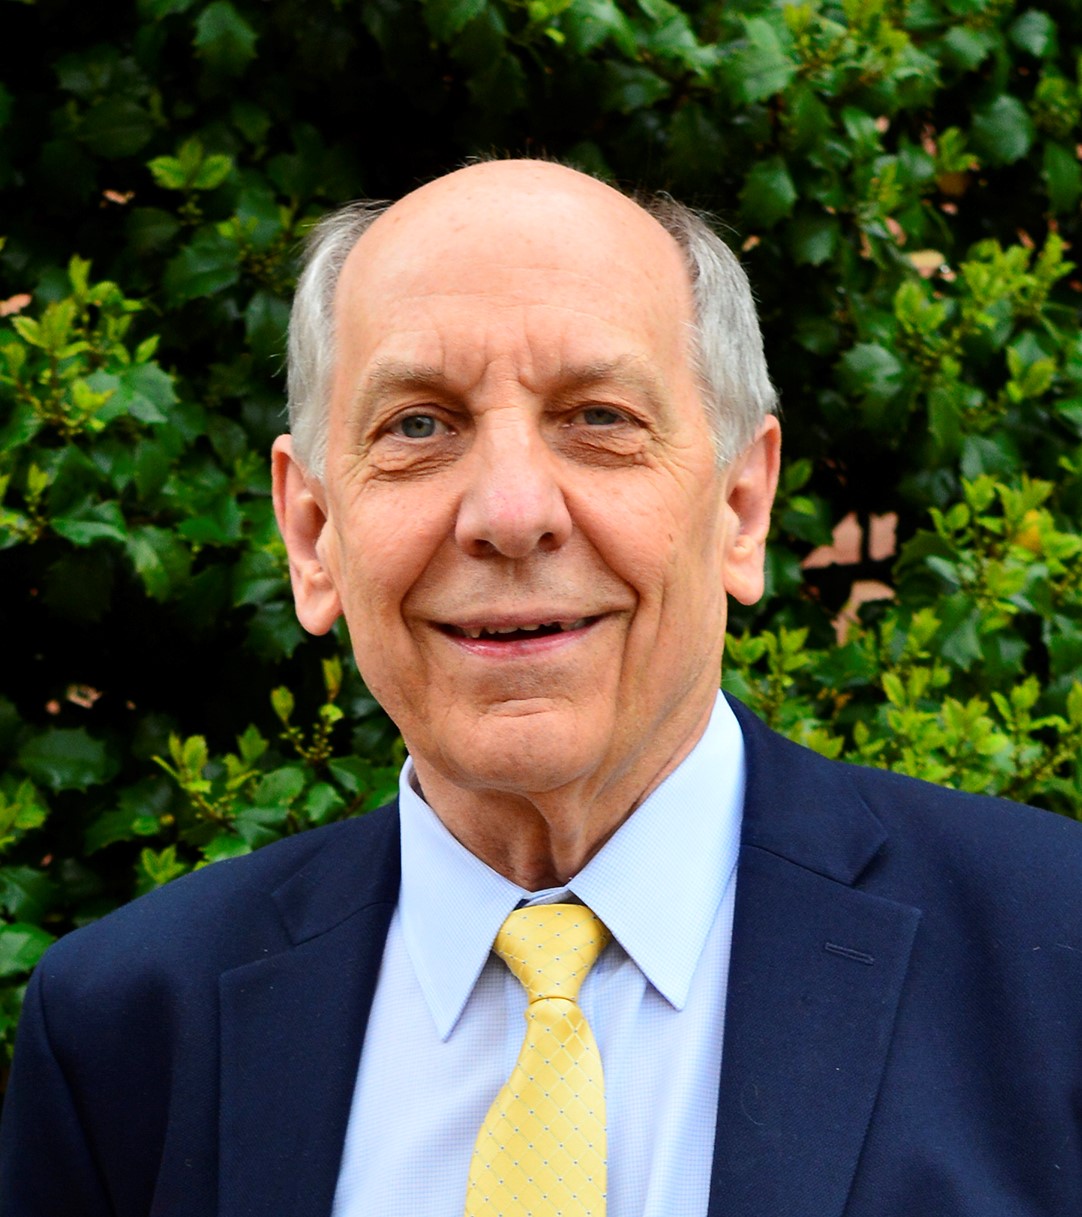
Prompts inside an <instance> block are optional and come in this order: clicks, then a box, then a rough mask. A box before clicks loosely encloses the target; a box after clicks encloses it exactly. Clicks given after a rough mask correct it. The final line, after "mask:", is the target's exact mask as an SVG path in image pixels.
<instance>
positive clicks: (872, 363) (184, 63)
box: [0, 0, 1082, 1053]
mask: <svg viewBox="0 0 1082 1217" xmlns="http://www.w3.org/2000/svg"><path fill="white" fill-rule="evenodd" d="M1079 45H1082V14H1080V11H1079V9H1078V7H1077V6H1076V5H1074V4H1071V3H1066V2H1061V3H1057V4H1051V3H1049V4H1047V5H1045V7H1044V8H1040V9H1037V8H1025V7H1023V6H1022V5H1021V4H1014V3H1011V2H1010V0H842V2H841V3H835V2H834V0H807V2H805V3H789V4H782V3H775V2H774V0H737V2H736V3H729V4H725V5H716V4H707V3H701V2H698V0H687V2H686V3H684V4H683V5H681V6H676V5H673V4H671V3H669V0H634V2H633V0H366V3H365V4H363V5H358V6H350V5H344V4H341V3H338V2H337V0H303V3H302V0H270V2H269V3H266V2H265V3H256V2H255V0H210V2H209V3H208V2H205V0H139V3H138V4H137V5H136V6H134V8H133V7H131V6H111V7H110V8H108V9H104V10H102V9H98V10H95V11H94V12H91V11H90V10H88V9H87V8H86V6H79V5H75V4H73V3H71V0H36V2H35V0H30V2H29V3H24V4H20V5H9V6H8V11H7V13H6V14H5V40H4V46H3V49H2V50H0V132H2V135H0V199H2V206H0V217H2V219H0V236H2V237H3V246H2V248H0V313H2V314H3V316H4V320H3V321H2V322H0V586H2V587H3V589H4V597H3V602H2V608H0V612H2V614H3V617H2V621H3V630H4V633H3V636H4V638H5V639H6V641H7V656H6V659H5V662H4V665H3V676H2V683H0V757H2V758H3V763H4V772H3V776H2V777H0V915H2V918H3V923H2V924H0V1044H2V1045H3V1052H5V1053H6V1052H7V1051H8V1050H9V1048H10V1042H11V1038H12V1032H13V1026H14V1021H15V1019H16V1017H17V1012H18V1006H19V1002H20V1000H21V993H22V986H23V984H24V983H25V979H26V976H27V973H28V970H29V968H30V967H31V966H32V965H33V963H34V962H35V960H36V959H37V958H38V957H39V955H40V953H41V951H42V950H43V949H44V947H45V946H46V945H47V944H48V942H49V941H51V940H52V939H53V938H54V937H55V936H56V935H58V934H61V933H63V932H65V931H66V930H67V929H69V928H71V927H72V926H75V925H79V924H82V923H84V922H86V921H88V920H90V919H93V918H95V917H97V916H100V915H101V914H102V913H103V912H105V911H107V910H108V909H109V908H112V907H114V906H115V905H117V904H118V903H121V902H123V901H125V900H127V899H129V898H131V896H133V895H134V894H136V893H137V892H141V891H145V890H147V889H149V888H151V887H154V886H156V885H158V884H161V883H164V882H166V881H168V880H169V879H171V878H172V877H174V876H175V875H177V874H180V873H182V872H183V871H185V870H188V869H190V868H191V867H193V866H197V865H203V864H205V863H207V862H209V861H213V860H214V859H217V858H220V857H224V856H229V855H233V854H237V853H242V852H245V851H246V850H249V849H253V848H256V847H258V846H259V845H261V844H263V843H265V842H267V841H270V840H273V839H275V838H276V837H279V836H282V835H284V834H288V833H293V832H297V831H301V830H303V829H304V828H306V827H308V826H310V825H314V824H321V823H326V822H328V821H329V820H333V819H335V818H339V817H342V816H348V815H353V814H357V813H358V812H361V811H363V810H365V809H366V808H368V807H371V806H373V805H375V804H376V803H378V802H381V801H383V800H384V799H385V798H386V797H387V795H388V794H389V793H390V791H391V790H392V789H393V785H394V773H395V770H396V767H397V764H398V763H399V762H400V760H401V744H400V742H399V741H398V740H397V738H396V735H395V732H394V729H393V727H392V726H391V725H390V724H389V723H388V722H387V721H386V719H385V718H384V717H383V716H382V714H381V712H380V711H379V709H378V707H377V706H376V705H375V703H374V702H373V700H372V698H371V697H370V696H369V694H368V693H367V691H366V690H365V689H364V687H363V685H362V683H361V682H360V679H359V677H358V676H357V674H356V672H355V671H354V670H353V667H352V665H350V664H346V665H343V664H342V663H341V661H340V660H339V658H338V656H339V655H340V654H341V652H342V650H343V647H344V644H345V638H344V636H341V635H339V636H338V637H337V638H331V639H325V640H311V639H304V638H303V637H302V633H301V631H300V629H299V627H298V626H297V624H296V622H295V619H294V617H293V613H292V608H291V604H290V600H289V596H288V589H287V584H286V573H285V561H284V554H283V550H282V546H281V543H280V541H279V540H278V537H277V535H276V532H275V529H274V526H273V520H272V513H271V508H270V500H269V487H268V475H267V460H266V454H267V449H268V446H269V443H270V440H271V438H272V436H273V435H274V434H275V433H277V431H279V430H280V429H281V427H282V417H281V409H282V383H281V362H282V337H283V332H284V327H285V321H286V315H287V307H288V297H289V292H290V288H291V285H292V281H293V277H294V275H295V269H296V267H295V251H296V248H297V245H298V242H299V239H300V237H301V236H302V234H303V232H304V230H305V228H306V226H307V225H308V223H309V222H310V221H311V219H312V218H313V217H314V216H316V215H318V214H320V213H321V212H322V211H324V210H326V209H327V208H329V207H330V206H333V205H335V204H337V203H339V202H342V201H344V200H346V199H348V198H350V197H354V196H357V195H361V194H366V195H368V196H371V197H379V196H395V195H398V194H401V193H404V192H405V191H406V190H408V189H410V188H411V187H412V186H414V185H415V184H417V182H419V181H421V180H424V179H425V178H427V177H430V176H432V175H434V174H436V173H439V172H443V171H446V170H448V169H450V168H453V167H454V166H455V165H456V164H458V163H460V162H461V160H462V159H463V158H464V157H466V156H468V155H471V154H475V153H482V154H484V153H489V152H491V151H493V150H496V151H505V150H506V151H510V152H513V153H528V154H533V153H545V154H552V155H557V156H560V157H562V158H565V159H569V160H571V161H572V162H574V163H577V164H579V165H581V166H583V167H585V168H588V169H590V170H592V171H594V172H597V173H600V174H602V175H606V176H611V177H613V178H615V179H617V180H619V181H621V182H623V183H625V184H628V185H632V186H635V185H642V186H647V187H651V188H664V189H668V190H670V191H671V192H672V193H674V194H675V195H677V196H678V197H680V198H683V199H685V200H687V201H689V202H692V203H695V204H697V205H700V206H703V207H706V208H708V209H710V210H712V211H714V212H715V213H716V215H717V216H718V217H719V220H720V222H721V224H722V225H723V230H724V232H725V233H726V235H727V237H728V239H730V240H731V241H732V243H733V244H734V245H735V247H736V248H738V249H739V250H740V251H741V252H742V255H743V257H744V259H745V261H746V263H747V265H748V269H749V272H750V274H751V276H752V279H753V282H754V284H755V286H756V290H757V294H758V296H759V300H760V305H761V311H762V315H763V320H764V327H765V331H766V336H767V342H768V349H769V352H770V354H771V363H772V368H773V373H774V376H775V379H776V381H777V383H778V385H779V387H780V389H781V392H782V397H783V402H784V405H785V416H784V422H785V429H786V443H787V467H786V472H785V476H784V481H783V486H782V492H781V495H780V498H779V504H778V510H777V514H776V523H775V537H774V542H773V547H772V550H771V554H770V562H769V572H768V573H769V590H768V595H767V596H766V598H765V599H764V601H763V603H762V604H760V605H758V606H756V607H755V608H754V609H750V610H741V611H740V612H739V613H738V614H737V615H736V616H735V617H734V619H733V623H732V625H733V633H734V636H733V637H732V638H731V640H730V643H729V648H728V653H727V654H728V658H727V663H726V673H725V681H726V686H727V687H730V688H732V689H733V690H734V691H736V692H738V693H739V694H740V695H742V696H744V697H746V698H747V699H748V700H749V701H750V702H751V704H752V705H753V706H755V707H756V708H757V709H758V710H759V711H760V712H761V713H762V714H764V715H765V716H766V718H767V719H768V720H769V721H771V722H772V723H773V724H774V725H775V726H777V727H778V728H779V729H781V730H783V731H785V732H787V733H788V734H790V735H792V736H794V737H796V738H798V739H801V740H803V741H804V742H806V743H809V744H810V745H811V746H813V747H816V748H818V749H820V750H821V751H824V752H826V753H828V754H831V755H844V756H847V757H849V758H852V759H855V760H859V761H863V762H866V763H870V764H875V765H890V766H892V767H895V768H898V769H901V770H903V771H905V772H909V773H915V774H919V775H921V776H925V777H930V778H932V779H934V780H937V781H944V782H948V783H951V784H954V785H957V786H961V787H964V788H966V789H973V790H985V791H993V792H1001V793H1004V794H1007V795H1009V796H1010V797H1013V798H1018V799H1024V800H1029V801H1032V802H1035V803H1039V804H1042V805H1044V806H1047V807H1050V808H1053V809H1054V810H1057V811H1060V812H1062V813H1064V814H1067V815H1076V814H1078V809H1079V807H1080V806H1082V767H1080V762H1079V759H1078V758H1079V756H1080V755H1082V689H1080V687H1079V684H1078V682H1077V680H1076V673H1077V671H1078V669H1079V666H1080V662H1082V573H1080V572H1082V561H1080V550H1082V537H1080V534H1079V529H1078V523H1077V522H1078V520H1079V519H1080V518H1082V481H1080V478H1079V473H1080V470H1082V331H1080V326H1079V306H1080V303H1082V297H1080V293H1082V279H1080V277H1079V275H1078V273H1077V271H1076V268H1075V266H1074V265H1073V264H1072V260H1071V259H1072V253H1074V252H1075V251H1076V250H1077V248H1078V237H1079V200H1080V198H1082V163H1080V160H1079V151H1078V150H1079V146H1080V141H1082V117H1080V116H1082V90H1080V61H1079V56H1078V52H1077V47H1078V46H1079ZM1076 256H1077V255H1076ZM848 515H852V516H854V517H855V519H856V521H857V523H858V524H859V526H860V529H861V534H862V537H863V542H862V549H861V555H860V557H859V559H858V560H857V561H856V562H855V563H850V564H848V565H839V564H837V563H835V564H833V565H828V566H825V567H822V566H820V567H815V568H810V567H806V566H805V565H804V561H805V559H806V558H807V556H808V554H809V553H810V552H811V551H812V550H814V549H816V548H817V547H820V546H823V545H826V544H829V542H830V541H831V536H832V530H833V528H834V526H835V525H836V524H837V523H838V522H839V521H841V520H842V519H843V517H846V516H848ZM887 515H889V516H890V517H892V518H893V519H894V520H895V521H896V533H897V549H896V553H894V554H892V555H889V556H885V557H884V556H882V555H875V556H873V551H872V547H871V545H870V539H869V538H870V530H871V522H872V521H873V519H875V518H879V517H883V516H887ZM860 580H876V581H878V582H880V583H882V584H884V585H886V588H887V589H888V590H889V592H890V595H891V598H889V599H880V600H877V601H875V602H872V603H868V604H866V605H864V607H863V608H862V609H860V611H859V613H857V614H855V615H853V614H851V616H852V618H853V619H852V620H851V621H850V623H849V624H848V626H847V627H843V626H841V625H839V624H838V622H839V614H840V613H841V612H842V610H843V607H844V606H845V605H846V603H847V601H849V598H850V594H851V591H852V587H853V584H854V582H855V581H860ZM840 634H843V635H844V636H843V637H841V638H839V635H840Z"/></svg>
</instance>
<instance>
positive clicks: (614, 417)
mask: <svg viewBox="0 0 1082 1217" xmlns="http://www.w3.org/2000/svg"><path fill="white" fill-rule="evenodd" d="M580 416H581V418H582V421H583V422H584V423H585V424H586V425H587V426H588V427H611V426H613V425H614V424H616V423H622V422H624V421H625V420H624V416H623V415H622V414H621V413H620V412H619V411H618V410H610V409H609V407H608V406H587V407H586V408H585V409H584V410H582V411H580Z"/></svg>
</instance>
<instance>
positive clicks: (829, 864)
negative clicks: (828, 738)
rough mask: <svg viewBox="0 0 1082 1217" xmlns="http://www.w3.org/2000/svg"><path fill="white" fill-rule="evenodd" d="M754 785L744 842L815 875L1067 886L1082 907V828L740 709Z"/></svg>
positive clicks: (747, 802) (1066, 819)
mask: <svg viewBox="0 0 1082 1217" xmlns="http://www.w3.org/2000/svg"><path fill="white" fill-rule="evenodd" d="M734 710H735V711H736V713H737V717H738V719H739V721H740V725H741V729H742V731H743V734H744V740H745V747H746V758H747V771H748V784H747V795H746V800H745V831H744V839H745V842H747V843H751V844H757V845H762V846H763V847H764V848H767V849H770V850H772V851H773V852H778V853H787V852H790V851H792V850H795V851H796V852H797V853H798V854H801V855H802V856H803V857H804V858H806V859H809V862H808V864H809V865H810V866H811V867H812V869H817V870H820V871H822V872H823V873H825V874H828V875H829V876H830V877H832V878H839V879H842V880H843V881H846V882H854V881H856V880H857V879H858V877H867V876H869V875H871V874H886V873H892V867H893V868H895V869H896V868H898V867H901V868H903V869H904V871H905V872H906V873H910V874H920V873H922V872H924V873H927V874H929V875H935V876H936V877H937V878H938V879H939V880H941V881H943V880H948V879H949V880H952V881H954V880H957V881H958V882H964V883H972V882H976V881H978V880H979V881H983V882H984V883H986V884H993V885H997V884H998V885H1001V887H1002V890H1004V891H1006V890H1009V889H1014V888H1018V887H1019V885H1021V886H1023V887H1025V886H1026V885H1027V884H1028V883H1030V882H1032V883H1034V884H1040V885H1042V886H1043V887H1044V888H1045V890H1047V889H1048V888H1049V887H1050V886H1051V887H1055V886H1057V885H1058V886H1059V888H1060V889H1061V891H1062V892H1063V893H1064V896H1065V898H1068V899H1069V898H1070V893H1071V892H1075V893H1077V895H1078V899H1079V900H1080V901H1082V884H1079V883H1078V876H1079V874H1080V873H1082V823H1079V822H1078V821H1077V820H1073V819H1071V818H1070V817H1068V816H1063V815H1058V814H1056V813H1054V812H1051V811H1044V810H1040V809H1038V808H1034V807H1029V806H1026V805H1024V804H1021V803H1014V802H1011V801H1009V800H1007V799H1001V798H995V797H992V796H989V795H981V794H970V793H967V792H963V791H958V790H952V789H949V788H947V787H944V786H939V785H936V784H934V783H931V782H926V781H922V780H920V779H917V778H912V777H907V776H904V775H902V774H898V773H892V772H890V771H889V770H885V769H871V768H867V767H864V766H860V765H854V764H850V763H848V762H845V761H834V760H828V759H827V758H825V757H822V756H820V755H818V754H817V753H815V752H812V751H811V750H810V749H807V748H804V747H802V746H801V745H799V744H795V743H793V742H792V741H791V740H787V739H785V738H784V737H782V736H780V735H778V734H777V733H776V732H774V731H772V730H771V729H770V728H768V727H767V726H766V725H765V724H764V723H762V722H761V720H759V719H758V718H757V717H756V716H755V715H753V714H752V713H751V712H750V711H749V710H748V709H747V708H746V707H744V706H742V705H740V703H738V702H734Z"/></svg>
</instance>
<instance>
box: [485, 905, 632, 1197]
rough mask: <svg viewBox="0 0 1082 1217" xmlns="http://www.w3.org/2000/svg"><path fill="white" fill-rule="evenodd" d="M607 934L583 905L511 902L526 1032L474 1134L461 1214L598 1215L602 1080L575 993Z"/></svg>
mask: <svg viewBox="0 0 1082 1217" xmlns="http://www.w3.org/2000/svg"><path fill="white" fill-rule="evenodd" d="M609 937H610V935H609V931H608V930H607V929H606V928H605V927H604V926H603V925H602V924H601V922H600V921H598V919H597V918H596V917H595V916H594V915H593V913H591V912H590V910H589V909H588V908H586V907H585V905H581V904H540V905H535V906H534V907H533V908H525V909H516V910H515V911H514V912H513V913H512V914H511V915H510V917H508V918H507V920H506V921H505V922H504V923H503V925H502V926H501V927H500V932H499V934H497V935H496V942H495V945H494V946H493V950H494V951H495V952H496V954H497V955H499V957H500V958H501V959H502V960H503V961H504V963H506V964H507V966H508V967H509V968H510V969H511V971H512V972H513V973H514V974H515V976H516V978H517V979H518V980H519V981H520V982H521V983H522V985H523V987H524V988H525V989H526V993H527V996H528V998H529V1004H528V1005H527V1007H526V1038H525V1039H524V1040H523V1042H522V1048H521V1049H520V1051H519V1054H518V1060H517V1061H516V1062H515V1068H514V1070H513V1071H512V1073H511V1077H510V1078H509V1079H508V1081H507V1082H506V1084H505V1085H504V1087H503V1089H502V1090H501V1091H500V1093H499V1094H498V1095H497V1096H496V1100H495V1102H494V1103H493V1104H492V1106H491V1107H490V1108H489V1112H488V1115H487V1116H486V1117H485V1122H484V1123H483V1124H482V1125H481V1131H480V1132H479V1133H478V1134H477V1144H476V1146H475V1147H474V1151H473V1159H472V1161H471V1163H470V1181H469V1187H468V1188H467V1190H466V1217H605V1174H606V1160H605V1159H606V1149H605V1088H604V1080H603V1078H602V1076H601V1056H600V1054H599V1053H598V1050H597V1043H596V1042H595V1040H594V1035H593V1032H592V1031H591V1030H590V1024H589V1023H588V1022H587V1021H586V1015H585V1014H583V1012H582V1010H581V1009H580V1008H579V1004H578V997H579V988H580V986H581V985H582V982H583V980H585V978H586V973H587V972H589V970H590V969H591V968H592V967H593V966H594V963H595V962H596V960H597V957H598V956H599V955H600V954H601V952H602V950H603V949H604V947H605V944H606V943H607V942H608V941H609Z"/></svg>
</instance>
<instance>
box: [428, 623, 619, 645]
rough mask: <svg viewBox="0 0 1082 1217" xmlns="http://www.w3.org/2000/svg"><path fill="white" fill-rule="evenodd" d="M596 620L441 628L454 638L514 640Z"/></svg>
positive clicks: (576, 627) (578, 627)
mask: <svg viewBox="0 0 1082 1217" xmlns="http://www.w3.org/2000/svg"><path fill="white" fill-rule="evenodd" d="M596 620H597V618H596V617H579V618H577V619H576V620H574V621H538V622H530V623H523V624H519V625H476V626H474V625H466V626H459V625H444V626H443V627H442V629H443V630H444V631H446V633H448V634H451V635H452V636H453V637H455V638H472V639H478V638H481V639H490V640H493V641H498V642H515V641H517V640H519V639H523V638H546V637H548V636H549V635H552V634H566V633H569V632H570V631H571V630H582V629H585V628H586V627H587V626H588V625H593V623H594V622H595V621H596Z"/></svg>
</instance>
